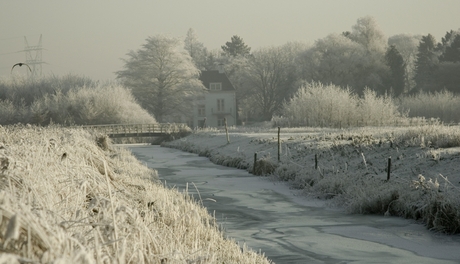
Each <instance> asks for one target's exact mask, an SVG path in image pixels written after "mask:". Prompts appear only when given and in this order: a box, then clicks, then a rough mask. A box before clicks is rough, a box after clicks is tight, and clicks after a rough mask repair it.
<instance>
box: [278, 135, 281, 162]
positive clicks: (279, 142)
mask: <svg viewBox="0 0 460 264" xmlns="http://www.w3.org/2000/svg"><path fill="white" fill-rule="evenodd" d="M280 130H281V128H280V127H278V162H279V161H280V155H281V139H280Z"/></svg>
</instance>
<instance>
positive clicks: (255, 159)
mask: <svg viewBox="0 0 460 264" xmlns="http://www.w3.org/2000/svg"><path fill="white" fill-rule="evenodd" d="M256 166H257V152H255V153H254V166H253V167H252V174H254V175H256Z"/></svg>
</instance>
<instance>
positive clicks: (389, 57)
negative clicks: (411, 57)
mask: <svg viewBox="0 0 460 264" xmlns="http://www.w3.org/2000/svg"><path fill="white" fill-rule="evenodd" d="M385 60H386V63H387V65H388V67H390V85H391V88H392V91H393V94H394V96H399V95H400V94H402V93H404V87H405V75H406V64H405V63H404V59H403V57H402V56H401V53H399V51H398V50H397V49H396V47H395V46H394V45H391V46H390V47H389V48H388V50H387V52H386V54H385Z"/></svg>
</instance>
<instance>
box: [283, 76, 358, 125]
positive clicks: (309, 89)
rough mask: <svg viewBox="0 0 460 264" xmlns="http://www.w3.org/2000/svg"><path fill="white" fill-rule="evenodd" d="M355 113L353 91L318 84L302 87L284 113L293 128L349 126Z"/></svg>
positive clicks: (286, 106)
mask: <svg viewBox="0 0 460 264" xmlns="http://www.w3.org/2000/svg"><path fill="white" fill-rule="evenodd" d="M355 114H356V98H355V96H354V95H353V94H352V92H351V90H350V89H342V88H340V87H338V86H335V85H332V84H331V85H323V84H321V83H315V82H312V83H307V84H305V85H304V86H303V87H301V88H300V89H299V90H298V91H297V92H296V93H295V94H294V96H293V98H292V99H291V100H290V101H289V102H285V103H284V105H283V111H282V115H283V116H284V117H286V118H288V120H289V122H290V124H291V126H302V125H303V126H332V127H340V126H349V125H351V124H352V121H353V115H355Z"/></svg>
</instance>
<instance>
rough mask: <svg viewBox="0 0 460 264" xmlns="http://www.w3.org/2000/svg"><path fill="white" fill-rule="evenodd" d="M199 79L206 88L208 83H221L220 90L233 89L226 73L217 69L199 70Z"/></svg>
mask: <svg viewBox="0 0 460 264" xmlns="http://www.w3.org/2000/svg"><path fill="white" fill-rule="evenodd" d="M200 81H201V82H202V83H203V85H204V86H205V87H206V89H208V90H209V84H210V83H222V91H235V87H233V85H232V83H231V82H230V80H229V79H228V77H227V75H226V74H225V73H220V72H219V71H201V74H200Z"/></svg>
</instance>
